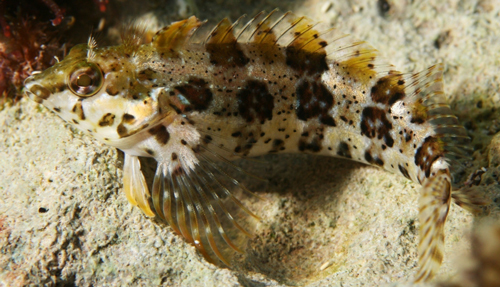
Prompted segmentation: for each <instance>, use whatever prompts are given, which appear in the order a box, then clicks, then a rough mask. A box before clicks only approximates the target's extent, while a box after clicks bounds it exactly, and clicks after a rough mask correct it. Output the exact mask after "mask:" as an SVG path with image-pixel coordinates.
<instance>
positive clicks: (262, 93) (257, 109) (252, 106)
mask: <svg viewBox="0 0 500 287" xmlns="http://www.w3.org/2000/svg"><path fill="white" fill-rule="evenodd" d="M237 98H238V99H237V101H238V111H239V113H240V115H241V117H243V118H244V119H245V120H246V121H247V122H253V121H254V120H255V119H257V120H259V121H260V123H264V122H265V121H266V120H271V119H272V118H273V109H274V98H273V96H272V95H271V94H270V93H269V91H268V89H267V85H266V84H265V83H264V82H261V81H257V80H248V81H247V84H246V86H245V87H244V88H243V89H241V90H240V91H239V92H238V94H237Z"/></svg>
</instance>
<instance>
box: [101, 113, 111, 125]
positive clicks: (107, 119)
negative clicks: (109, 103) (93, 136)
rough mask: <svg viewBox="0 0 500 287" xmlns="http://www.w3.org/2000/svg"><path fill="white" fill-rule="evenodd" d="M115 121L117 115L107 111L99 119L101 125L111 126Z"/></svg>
mask: <svg viewBox="0 0 500 287" xmlns="http://www.w3.org/2000/svg"><path fill="white" fill-rule="evenodd" d="M114 122H115V115H113V114H111V113H107V114H105V115H104V116H103V117H102V118H101V119H100V120H99V123H98V124H99V126H100V127H109V126H112V125H113V123H114Z"/></svg>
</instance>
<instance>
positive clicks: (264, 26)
mask: <svg viewBox="0 0 500 287" xmlns="http://www.w3.org/2000/svg"><path fill="white" fill-rule="evenodd" d="M277 11H278V9H274V10H273V11H271V13H269V14H268V15H267V16H266V17H265V18H264V19H263V20H262V21H260V22H259V23H258V24H257V25H256V26H255V29H253V31H252V33H251V34H250V37H249V42H250V41H252V42H254V43H271V44H273V43H275V42H276V36H275V35H274V33H273V27H274V26H276V24H277V23H278V22H276V23H275V24H274V25H273V24H272V23H273V17H272V16H273V15H275V14H276V12H277ZM252 38H253V39H252Z"/></svg>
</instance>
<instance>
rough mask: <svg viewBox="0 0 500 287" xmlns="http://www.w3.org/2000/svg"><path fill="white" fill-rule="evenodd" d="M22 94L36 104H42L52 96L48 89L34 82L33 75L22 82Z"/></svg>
mask: <svg viewBox="0 0 500 287" xmlns="http://www.w3.org/2000/svg"><path fill="white" fill-rule="evenodd" d="M24 93H25V95H27V96H28V97H29V98H30V99H32V100H34V101H35V102H37V103H42V102H43V100H46V99H48V98H49V97H50V95H51V94H52V93H51V92H50V91H49V89H47V88H45V87H44V86H42V85H40V84H38V83H37V82H36V79H35V77H34V75H32V76H29V77H28V78H26V80H24Z"/></svg>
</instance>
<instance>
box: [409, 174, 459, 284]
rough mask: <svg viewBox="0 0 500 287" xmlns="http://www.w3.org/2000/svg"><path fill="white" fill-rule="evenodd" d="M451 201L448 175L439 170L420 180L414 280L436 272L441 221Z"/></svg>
mask: <svg viewBox="0 0 500 287" xmlns="http://www.w3.org/2000/svg"><path fill="white" fill-rule="evenodd" d="M450 204H451V177H450V174H449V172H448V171H447V170H439V171H438V172H437V173H436V175H435V176H432V177H429V178H428V179H427V180H426V181H425V182H424V184H423V187H422V190H421V194H420V198H419V207H420V212H419V222H420V234H419V236H420V242H419V245H418V254H419V258H418V263H419V268H418V272H417V275H416V277H415V282H421V281H426V280H428V279H430V278H432V277H434V275H435V274H436V273H437V271H438V270H439V267H440V266H441V263H442V261H443V253H444V223H445V221H446V217H447V215H448V211H449V208H450Z"/></svg>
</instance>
